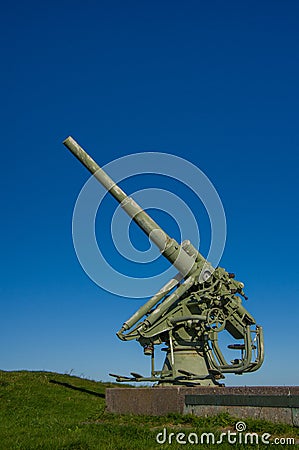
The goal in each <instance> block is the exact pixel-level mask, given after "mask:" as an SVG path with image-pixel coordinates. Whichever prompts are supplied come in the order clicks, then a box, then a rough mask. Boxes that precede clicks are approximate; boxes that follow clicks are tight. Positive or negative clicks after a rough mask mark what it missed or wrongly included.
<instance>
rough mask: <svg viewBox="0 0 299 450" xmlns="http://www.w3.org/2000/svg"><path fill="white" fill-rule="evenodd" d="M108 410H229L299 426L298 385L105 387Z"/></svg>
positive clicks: (205, 413)
mask: <svg viewBox="0 0 299 450" xmlns="http://www.w3.org/2000/svg"><path fill="white" fill-rule="evenodd" d="M106 406H107V411H108V412H111V413H117V414H137V415H157V416H159V415H165V414H169V413H181V414H194V415H197V416H211V415H217V414H219V413H221V412H227V413H229V414H230V415H232V416H235V417H237V418H238V419H246V418H248V417H252V418H256V419H263V420H268V421H270V422H276V423H287V424H290V425H294V426H299V386H289V387H288V386H249V387H203V386H200V387H181V386H171V387H170V386H167V387H164V386H163V387H162V386H161V387H160V386H155V387H145V388H134V387H132V388H111V389H107V390H106Z"/></svg>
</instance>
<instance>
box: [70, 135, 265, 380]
mask: <svg viewBox="0 0 299 450" xmlns="http://www.w3.org/2000/svg"><path fill="white" fill-rule="evenodd" d="M63 143H64V145H65V146H66V147H67V148H68V149H69V150H70V151H71V152H72V153H73V154H74V155H75V156H76V157H77V158H78V159H79V161H80V162H81V163H82V164H83V165H84V166H85V167H86V168H87V169H88V170H89V171H90V172H91V173H92V174H93V175H94V177H95V178H96V179H97V180H98V181H99V182H100V183H101V184H102V185H103V186H104V188H105V189H106V190H107V191H108V192H109V193H110V194H111V195H112V196H113V197H114V198H115V199H116V200H117V201H118V202H119V203H120V205H121V207H122V209H124V211H125V212H126V213H127V214H128V215H129V216H130V217H131V218H132V220H134V222H136V224H137V225H138V226H139V227H140V228H141V229H142V230H143V231H144V233H145V234H146V235H147V236H148V237H149V239H150V240H151V241H152V242H153V243H154V244H155V245H157V247H158V248H159V250H160V252H161V254H162V255H163V256H164V257H165V258H166V259H167V260H168V261H169V262H170V263H171V264H172V265H174V266H175V267H176V268H177V270H178V274H177V275H176V276H175V277H174V278H173V279H171V280H170V281H169V282H168V283H167V284H166V285H165V286H163V287H162V288H161V289H160V291H159V292H158V293H157V294H155V295H154V296H153V297H152V298H151V299H150V300H148V301H147V302H146V303H145V304H144V305H143V306H141V308H139V310H138V311H136V313H135V314H133V316H132V317H130V318H129V319H128V320H126V322H125V323H124V324H123V326H122V328H121V329H120V331H118V333H117V336H118V337H119V338H120V339H121V340H123V341H128V340H133V339H135V340H137V341H138V342H139V343H140V344H141V346H142V347H143V349H144V354H145V355H149V356H151V376H148V377H144V376H142V375H140V374H138V373H135V372H131V375H132V376H131V377H127V376H121V375H115V374H110V375H111V376H113V377H115V378H116V380H117V381H124V382H128V381H142V382H145V381H150V382H158V384H160V385H174V384H175V385H188V386H192V385H204V386H214V385H219V384H220V383H219V380H220V379H222V378H224V375H223V374H224V373H235V374H242V373H245V372H253V371H255V370H257V369H258V368H259V367H260V366H261V365H262V363H263V359H264V343H263V331H262V327H261V326H259V325H256V322H255V320H254V318H253V317H252V316H251V314H250V313H249V312H248V311H247V310H246V309H245V308H244V306H243V305H242V299H241V297H243V298H245V299H247V298H246V296H245V294H244V292H243V288H244V285H243V283H241V282H239V281H236V280H235V276H234V274H232V273H228V272H226V270H225V269H223V268H221V267H217V268H216V269H214V268H213V267H212V266H211V264H210V263H209V262H208V261H206V259H205V258H204V257H203V256H202V255H201V254H200V253H199V252H198V250H196V249H195V248H194V247H193V245H192V244H191V243H190V241H184V242H182V244H178V242H176V241H175V239H172V238H171V237H169V236H168V235H167V234H166V233H165V231H164V230H162V228H161V227H160V226H159V225H158V224H157V223H156V222H155V221H154V220H153V219H152V218H151V217H150V216H149V215H148V214H147V213H146V212H145V211H144V210H143V209H142V208H141V207H140V206H139V205H138V204H137V203H136V202H135V201H134V200H133V199H132V198H130V197H128V196H127V195H126V194H125V192H123V191H122V189H120V187H119V186H117V184H116V183H115V182H114V181H113V180H112V179H111V178H110V177H109V176H108V175H107V174H106V173H105V172H104V171H103V170H102V169H101V168H100V167H99V166H98V165H97V164H96V162H95V161H94V160H93V159H92V158H91V157H90V156H89V155H88V154H87V153H86V152H85V151H84V150H83V149H82V148H81V147H80V145H79V144H78V143H77V142H76V141H75V140H74V139H73V138H72V137H68V138H67V139H66V140H65V141H64V142H63ZM254 325H255V327H254V328H253V326H254ZM224 330H226V331H227V332H228V333H230V334H231V335H232V337H233V338H234V339H235V342H234V343H233V344H231V345H229V346H228V347H229V349H231V350H237V351H238V352H240V353H238V357H237V358H235V357H234V358H233V359H232V360H231V361H230V363H228V362H227V361H226V359H225V357H224V355H223V353H222V352H221V350H220V347H219V343H218V335H219V333H220V332H222V331H224ZM160 344H165V348H164V349H162V350H164V351H165V352H166V358H165V362H164V365H163V367H162V370H159V371H157V370H155V345H160Z"/></svg>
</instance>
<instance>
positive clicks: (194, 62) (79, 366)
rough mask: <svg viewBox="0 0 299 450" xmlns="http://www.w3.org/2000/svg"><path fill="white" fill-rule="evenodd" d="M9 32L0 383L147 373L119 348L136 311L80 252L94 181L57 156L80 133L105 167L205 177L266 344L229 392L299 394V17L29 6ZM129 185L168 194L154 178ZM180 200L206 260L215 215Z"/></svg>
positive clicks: (256, 5) (266, 7) (285, 9)
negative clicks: (0, 378)
mask: <svg viewBox="0 0 299 450" xmlns="http://www.w3.org/2000/svg"><path fill="white" fill-rule="evenodd" d="M1 16H2V17H1V22H2V24H1V34H2V46H3V47H4V48H3V49H2V58H1V62H2V70H1V73H0V77H1V88H2V89H1V91H2V93H1V104H2V115H1V125H2V126H1V130H2V131H1V142H2V151H1V168H2V170H1V179H0V183H1V189H0V196H1V212H2V214H1V271H0V273H1V275H0V277H1V286H0V289H1V290H0V295H1V324H0V330H1V331H0V333H1V364H0V367H1V369H4V370H16V369H29V370H50V371H59V372H67V371H68V372H69V371H71V370H73V372H74V373H75V374H77V375H81V374H84V375H85V376H87V377H91V378H94V379H102V380H108V379H109V377H108V373H109V372H114V373H115V372H116V373H121V374H128V373H129V372H130V371H131V370H133V371H137V372H141V373H143V374H146V373H148V372H149V361H148V360H147V359H146V358H145V357H144V356H143V354H142V349H141V347H140V346H139V345H138V344H136V343H135V342H131V343H123V342H121V341H119V340H118V339H117V337H116V336H115V332H116V331H117V330H118V329H119V328H120V326H121V325H122V323H123V322H124V320H125V319H127V318H128V317H129V316H130V315H131V314H132V313H133V312H134V311H135V309H137V307H138V306H139V305H141V304H142V303H143V301H142V300H136V299H135V300H129V299H123V298H121V297H118V296H116V295H113V294H110V293H108V292H106V291H104V290H103V289H101V288H99V287H98V286H97V285H96V284H94V283H93V282H92V281H91V280H90V279H89V278H88V277H87V276H86V274H85V273H84V271H83V269H82V268H81V266H80V264H79V262H78V260H77V257H76V254H75V250H74V247H73V243H72V235H71V227H72V214H73V208H74V205H75V202H76V199H77V196H78V194H79V192H80V190H81V188H82V186H83V185H84V183H85V181H86V180H87V179H88V172H87V171H86V170H85V169H84V167H82V166H81V165H80V164H79V162H78V161H76V160H75V158H73V157H72V155H70V154H69V153H68V151H67V150H66V149H65V148H64V146H63V145H62V140H63V139H64V138H65V137H67V136H68V135H72V136H74V138H75V139H77V140H78V141H79V142H80V143H81V144H82V146H83V147H85V148H86V150H88V151H89V152H90V153H91V154H92V155H93V157H94V158H95V159H96V160H97V161H98V163H99V164H101V165H104V164H107V163H108V162H109V161H112V160H114V159H116V158H120V157H122V156H124V155H128V154H132V153H137V152H148V151H154V152H167V153H172V154H174V155H177V156H180V157H183V158H185V159H187V160H189V161H191V162H192V163H193V164H195V165H196V166H198V167H199V168H200V169H201V170H202V171H203V172H204V173H205V174H206V175H207V176H208V177H209V178H210V180H211V182H212V183H213V184H214V186H215V187H216V189H217V191H218V193H219V195H220V197H221V200H222V203H223V205H224V209H225V213H226V219H227V242H226V248H225V252H224V255H223V257H222V260H221V263H220V265H222V266H224V267H225V268H226V269H227V270H229V271H233V272H235V273H236V275H237V279H239V280H242V281H243V282H244V283H245V288H246V293H247V295H248V297H249V300H248V302H247V303H246V305H245V306H246V307H247V308H248V310H249V311H250V312H251V314H253V315H254V316H255V318H256V320H257V322H258V323H259V324H261V325H263V326H264V332H265V347H266V358H265V362H264V365H263V367H262V369H260V370H259V371H258V372H256V373H255V374H248V375H246V376H242V377H236V376H235V377H233V376H229V377H228V378H227V384H228V385H234V384H238V385H240V384H246V385H250V384H278V385H288V384H298V381H299V379H298V378H299V377H298V374H299V361H298V345H299V327H298V313H299V306H298V301H299V295H298V294H299V289H298V285H299V283H298V251H299V245H298V230H299V213H298V194H299V191H298V169H299V164H298V162H299V157H298V129H299V128H298V94H299V92H298V90H299V89H298V86H299V85H298V79H299V57H298V55H299V29H298V20H299V4H298V2H295V1H290V2H282V1H250V2H249V1H244V2H239V1H227V2H220V1H211V2H204V1H189V2H177V1H171V2H170V1H164V2H157V1H152V2H142V1H138V2H137V1H127V2H114V1H110V2H102V1H101V2H99V1H85V2H78V1H72V2H70V1H59V2H58V1H52V2H46V3H45V2H34V1H30V0H29V1H28V2H20V1H17V2H11V3H8V2H7V3H6V5H2V13H1ZM158 164H159V161H158V160H157V165H158ZM124 186H125V187H127V188H128V191H129V192H130V193H131V192H132V191H134V189H142V188H145V187H158V188H159V187H160V188H161V187H162V188H163V189H169V190H170V191H173V190H175V189H176V188H175V186H174V185H173V183H172V181H165V180H164V181H163V180H161V179H160V178H159V177H157V176H153V177H151V176H150V175H147V176H145V177H141V176H138V177H137V178H136V179H135V181H134V182H132V181H131V183H130V180H129V181H128V183H127V184H125V185H124ZM180 195H182V197H183V200H184V201H185V202H186V203H188V205H189V207H190V208H191V209H192V210H193V212H194V214H195V216H196V218H197V219H198V221H199V222H200V226H201V230H202V231H201V233H202V234H201V238H202V240H203V242H202V247H201V250H202V251H203V253H204V251H205V248H206V245H207V244H206V243H205V240H206V239H209V238H210V237H209V232H208V230H209V227H208V223H207V217H205V215H204V213H203V212H202V210H201V207H200V206H198V204H197V202H196V199H194V198H193V197H192V195H189V194H188V192H187V191H184V190H182V191H181V192H180ZM107 205H108V206H107V209H106V210H104V211H103V213H102V215H101V217H100V223H101V224H102V227H103V230H105V227H110V220H111V218H110V215H111V211H110V210H109V208H112V209H113V208H115V206H116V203H115V201H114V200H113V199H111V202H109V201H108V200H107ZM197 208H198V209H197ZM160 218H161V220H162V225H163V226H165V227H166V228H167V231H168V233H169V234H174V235H175V234H176V232H177V230H176V226H175V224H174V223H173V221H171V220H170V219H169V217H167V216H165V217H162V216H161V217H160ZM107 229H108V228H107ZM205 230H206V231H205ZM103 233H105V231H103ZM130 233H131V235H133V240H134V239H135V238H134V236H137V231H136V232H135V228H133V227H132V228H131V230H130ZM100 234H101V233H100ZM136 239H137V241H138V242H137V245H140V246H141V247H140V248H142V246H143V245H144V242H145V241H143V240H142V237H138V236H137V238H136ZM109 245H111V244H109V242H108V241H107V242H105V243H104V244H103V247H104V249H106V251H107V254H108V255H109V248H110V247H109ZM145 247H146V245H145ZM111 254H112V255H113V253H111ZM112 263H113V264H115V265H117V264H119V263H120V264H121V262H119V261H118V260H117V258H116V259H115V261H114V260H113V261H112ZM163 264H164V263H163ZM167 264H168V263H167V262H166V263H165V267H167ZM124 267H125V266H123V268H124ZM118 269H119V270H121V269H122V266H121V265H120V267H118ZM127 269H128V270H129V269H130V270H131V269H132V270H133V269H134V267H125V270H127ZM135 269H136V267H135ZM137 270H138V268H137ZM149 270H156V269H149ZM131 273H132V275H133V276H136V273H134V270H133V272H131ZM149 273H150V272H149Z"/></svg>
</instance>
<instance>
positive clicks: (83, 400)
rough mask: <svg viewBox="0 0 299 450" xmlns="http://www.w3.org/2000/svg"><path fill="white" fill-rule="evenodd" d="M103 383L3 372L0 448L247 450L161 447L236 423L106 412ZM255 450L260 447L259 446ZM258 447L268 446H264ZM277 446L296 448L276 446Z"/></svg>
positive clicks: (293, 433)
mask: <svg viewBox="0 0 299 450" xmlns="http://www.w3.org/2000/svg"><path fill="white" fill-rule="evenodd" d="M114 386H117V385H116V384H112V383H111V384H110V383H100V382H95V381H90V380H87V379H82V378H78V377H75V376H70V375H62V374H57V373H51V372H28V371H19V372H4V371H0V449H1V450H2V449H4V450H14V449H20V450H35V449H40V450H56V449H57V450H67V449H68V450H77V449H78V450H79V449H80V450H81V449H82V450H89V449H100V450H149V449H159V448H162V449H179V448H180V449H181V448H184V449H186V448H193V449H194V448H205V449H207V448H215V446H216V447H218V448H219V447H221V448H232V447H233V448H244V449H245V448H246V447H248V445H245V444H237V445H230V444H221V445H218V446H217V445H212V444H211V445H208V444H204V445H191V444H187V445H182V444H178V443H175V442H172V443H171V444H158V443H157V442H156V435H157V433H159V432H161V431H162V430H163V428H164V427H165V428H166V429H167V430H168V432H174V433H176V434H177V433H179V432H185V433H190V432H196V433H197V434H200V433H202V432H213V433H215V434H216V435H217V436H219V435H220V433H221V432H222V431H225V430H228V429H231V430H234V424H235V422H236V419H233V418H231V417H229V416H228V415H226V414H224V415H220V416H217V417H214V418H198V417H193V416H180V415H169V416H165V417H148V416H146V417H145V416H142V417H141V416H130V415H127V416H125V415H122V416H119V415H114V414H108V413H106V412H105V389H106V388H107V387H114ZM246 424H247V430H248V431H250V432H257V433H259V434H261V433H263V432H268V433H270V434H271V435H272V437H274V436H285V437H295V439H296V441H297V442H298V440H299V430H298V429H295V428H292V427H290V426H287V425H273V424H268V423H265V422H261V421H256V420H255V421H254V420H246ZM256 447H257V446H256ZM259 448H269V445H264V446H262V445H260V446H259ZM275 448H284V449H285V448H294V446H293V445H290V446H289V445H275Z"/></svg>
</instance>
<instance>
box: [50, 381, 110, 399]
mask: <svg viewBox="0 0 299 450" xmlns="http://www.w3.org/2000/svg"><path fill="white" fill-rule="evenodd" d="M49 381H50V383H53V384H59V385H60V386H64V387H66V388H68V389H73V390H74V391H80V392H85V393H86V394H90V395H95V396H96V397H100V398H105V394H100V393H99V392H94V391H90V390H89V389H85V388H83V387H78V386H73V385H72V384H70V383H63V382H62V381H56V380H49Z"/></svg>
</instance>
